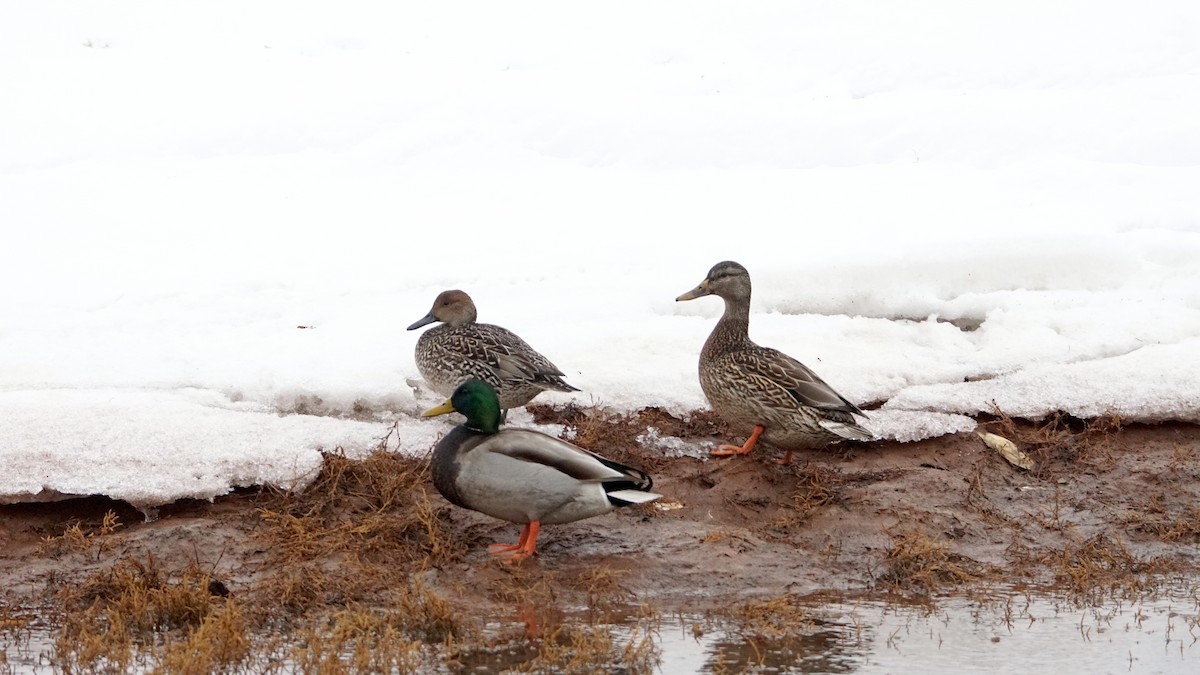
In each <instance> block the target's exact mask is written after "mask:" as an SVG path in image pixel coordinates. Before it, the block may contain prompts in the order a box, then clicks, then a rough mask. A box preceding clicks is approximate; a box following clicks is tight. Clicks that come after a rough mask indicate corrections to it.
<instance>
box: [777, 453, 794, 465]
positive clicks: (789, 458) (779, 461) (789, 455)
mask: <svg viewBox="0 0 1200 675" xmlns="http://www.w3.org/2000/svg"><path fill="white" fill-rule="evenodd" d="M775 463H776V464H778V465H780V466H787V465H788V464H791V463H792V451H791V450H788V451H787V452H786V453H784V455H783V459H777V460H775Z"/></svg>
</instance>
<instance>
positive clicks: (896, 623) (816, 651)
mask: <svg viewBox="0 0 1200 675" xmlns="http://www.w3.org/2000/svg"><path fill="white" fill-rule="evenodd" d="M1176 591H1177V592H1174V593H1167V594H1160V595H1159V597H1157V598H1155V599H1152V600H1136V601H1129V600H1117V599H1110V600H1109V601H1107V602H1106V603H1104V604H1101V605H1088V606H1080V605H1077V604H1075V603H1073V602H1070V601H1067V600H1064V599H1062V598H1055V597H1052V596H1044V595H1043V596H1039V595H1033V594H1027V593H1016V592H1010V593H1008V594H996V595H993V596H991V597H972V598H965V597H943V598H938V599H937V600H936V601H935V602H934V604H933V605H919V606H911V605H908V606H906V605H898V604H895V603H887V602H881V601H862V602H845V601H825V602H821V601H816V602H813V603H812V604H811V605H805V607H806V609H807V610H809V611H811V612H812V614H813V616H814V617H819V618H810V619H809V620H808V621H807V622H806V626H805V627H804V628H802V629H800V630H797V631H795V632H794V634H792V635H788V636H784V637H771V638H765V637H762V636H758V635H754V634H752V633H747V632H746V631H744V630H742V629H741V628H740V627H739V626H738V625H737V623H736V622H729V621H726V620H720V619H713V618H712V617H708V618H702V617H675V618H674V619H669V620H667V621H666V622H665V624H664V626H663V627H662V629H661V630H660V636H661V641H660V650H661V662H660V669H661V672H663V673H666V674H668V675H674V674H676V673H712V672H755V673H895V672H922V673H960V672H963V671H964V670H970V671H977V672H987V673H1014V674H1017V673H1019V674H1020V675H1027V674H1028V673H1031V672H1047V671H1051V670H1059V671H1061V672H1066V673H1074V672H1088V673H1105V672H1113V673H1116V672H1121V673H1124V672H1134V673H1146V672H1149V673H1181V674H1182V673H1188V674H1192V673H1197V672H1200V644H1198V643H1200V599H1198V598H1197V595H1196V590H1195V589H1194V588H1186V589H1176ZM668 624H674V625H673V626H669V625H668ZM698 626H706V628H703V629H699V628H697V627H698Z"/></svg>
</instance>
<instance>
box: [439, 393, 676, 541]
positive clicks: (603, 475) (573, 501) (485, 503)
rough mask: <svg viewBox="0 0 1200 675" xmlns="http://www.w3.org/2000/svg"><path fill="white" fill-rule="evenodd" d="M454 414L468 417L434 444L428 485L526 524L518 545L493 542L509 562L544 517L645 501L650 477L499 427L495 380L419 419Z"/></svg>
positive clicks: (579, 515)
mask: <svg viewBox="0 0 1200 675" xmlns="http://www.w3.org/2000/svg"><path fill="white" fill-rule="evenodd" d="M451 412H459V413H462V414H463V415H464V416H466V418H467V421H466V423H465V424H461V425H459V426H457V427H455V428H454V429H453V430H452V431H451V432H450V433H448V434H446V436H444V437H443V438H442V440H441V441H439V442H438V444H437V447H436V448H434V450H433V464H432V466H431V473H432V474H433V485H434V487H436V488H437V490H438V492H440V493H442V496H443V497H445V498H446V500H447V501H449V502H450V503H451V504H455V505H457V506H461V507H463V508H467V509H471V510H473V511H479V512H481V513H486V514H488V515H489V516H492V517H494V518H500V519H501V520H507V521H510V522H513V523H523V524H524V527H523V528H522V529H521V536H520V539H518V540H517V543H516V544H493V545H491V546H489V547H488V552H489V553H491V554H492V555H497V556H505V560H506V561H507V562H516V561H518V560H524V559H525V558H528V557H529V556H531V555H533V553H534V547H535V546H536V545H537V537H538V530H539V529H541V526H542V524H543V523H547V524H554V523H570V522H574V521H576V520H582V519H584V518H591V517H592V516H598V515H600V514H601V513H607V512H609V511H611V510H613V509H614V508H616V507H618V506H628V505H630V504H643V503H645V502H650V501H654V500H655V499H658V498H659V497H661V496H662V495H658V494H655V493H653V492H648V490H649V489H650V488H651V487H652V486H653V485H654V482H653V481H652V480H651V479H650V476H648V475H646V474H645V473H643V472H642V471H639V470H637V469H634V468H632V467H628V466H625V465H624V464H618V463H617V462H614V461H612V460H609V459H605V458H603V457H601V456H600V455H597V454H595V453H592V452H588V451H587V450H584V449H583V448H579V447H576V446H574V445H571V444H570V443H567V442H566V441H560V440H558V439H557V438H554V437H553V436H547V435H546V434H543V433H539V432H537V431H531V430H528V429H505V430H503V431H501V430H500V401H499V400H498V399H497V398H496V391H495V389H493V388H492V385H490V384H488V383H487V382H483V381H481V380H468V381H466V382H464V383H462V384H461V385H459V387H458V388H457V389H455V390H454V395H453V396H451V397H450V400H448V401H446V402H445V403H443V404H442V405H440V406H438V407H436V408H431V409H429V410H426V411H425V412H424V413H423V414H422V417H432V416H434V415H445V414H446V413H451Z"/></svg>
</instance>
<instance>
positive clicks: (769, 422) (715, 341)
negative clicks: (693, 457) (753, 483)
mask: <svg viewBox="0 0 1200 675" xmlns="http://www.w3.org/2000/svg"><path fill="white" fill-rule="evenodd" d="M706 295H716V296H719V297H720V298H721V299H723V300H724V301H725V314H723V315H722V316H721V320H720V321H718V322H717V326H716V328H714V329H713V332H712V334H711V335H709V336H708V340H707V341H705V343H704V349H703V350H702V351H701V352H700V387H701V388H702V389H703V390H704V395H705V396H706V397H707V398H708V402H709V404H710V405H712V407H713V409H715V410H716V411H717V414H719V415H720V416H721V417H722V418H723V419H724V420H725V421H726V422H727V423H728V424H729V426H730V429H731V430H732V431H733V432H734V433H738V434H742V433H748V434H750V436H749V438H748V439H747V440H746V443H745V444H744V445H741V446H737V445H721V446H718V447H717V448H715V449H714V450H713V451H712V454H714V455H744V454H746V453H748V452H750V451H751V450H752V449H753V448H754V444H755V443H757V442H758V441H759V440H760V438H761V440H762V441H763V442H765V443H769V444H771V445H774V446H775V447H778V448H780V449H782V450H784V451H786V454H785V455H784V457H783V459H781V460H779V463H780V464H790V463H791V461H792V451H793V450H799V449H808V448H820V447H824V446H826V445H828V444H830V443H833V442H836V441H841V440H847V439H848V440H855V441H869V440H874V438H875V435H874V434H872V433H871V432H870V431H869V430H868V429H866V428H865V427H862V426H860V425H859V424H858V423H857V422H856V421H855V419H854V416H855V415H862V416H863V417H866V414H865V413H863V411H861V410H859V409H858V406H856V405H854V404H853V403H851V402H850V401H847V400H846V399H845V398H843V397H842V396H841V395H840V394H838V393H837V392H836V391H834V390H833V388H832V387H830V386H829V385H828V384H825V381H824V380H822V379H821V378H820V377H817V374H816V373H814V372H813V371H811V370H809V369H808V367H807V366H805V365H804V364H803V363H800V362H799V361H797V360H796V359H793V358H792V357H790V356H788V355H787V354H784V353H783V352H780V351H778V350H775V349H771V348H769V347H760V346H759V345H757V344H755V343H754V342H753V341H752V340H751V339H750V273H749V272H747V271H746V268H745V267H742V266H741V265H739V264H737V263H735V262H732V261H725V262H721V263H717V264H716V265H715V266H714V267H713V268H712V269H711V270H709V271H708V276H707V277H706V278H705V279H704V281H701V282H700V285H699V286H697V287H695V288H693V289H692V290H690V291H688V292H687V293H684V294H683V295H681V296H679V297H678V298H675V300H676V301H677V302H678V301H681V300H694V299H696V298H700V297H704V296H706Z"/></svg>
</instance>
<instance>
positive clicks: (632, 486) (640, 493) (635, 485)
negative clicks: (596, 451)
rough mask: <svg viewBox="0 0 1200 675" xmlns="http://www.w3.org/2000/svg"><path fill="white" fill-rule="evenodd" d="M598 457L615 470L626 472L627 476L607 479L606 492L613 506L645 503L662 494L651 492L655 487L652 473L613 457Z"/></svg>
mask: <svg viewBox="0 0 1200 675" xmlns="http://www.w3.org/2000/svg"><path fill="white" fill-rule="evenodd" d="M597 459H599V460H600V461H601V462H603V463H604V465H605V466H607V467H608V468H610V469H613V470H614V471H620V472H621V473H623V474H625V478H623V479H622V478H613V479H610V480H605V481H604V483H603V485H604V493H605V495H606V496H607V497H608V501H610V502H612V504H613V506H629V505H630V504H645V503H646V502H652V501H654V500H655V499H658V498H659V497H662V495H660V494H658V493H655V492H650V488H652V487H654V479H652V478H650V474H648V473H646V472H645V471H642V470H641V469H635V468H633V467H632V466H626V465H624V464H621V463H620V462H614V461H612V460H611V459H605V458H604V457H600V456H598V455H597Z"/></svg>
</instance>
